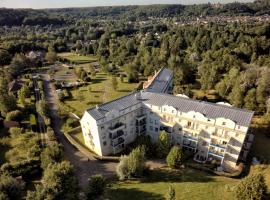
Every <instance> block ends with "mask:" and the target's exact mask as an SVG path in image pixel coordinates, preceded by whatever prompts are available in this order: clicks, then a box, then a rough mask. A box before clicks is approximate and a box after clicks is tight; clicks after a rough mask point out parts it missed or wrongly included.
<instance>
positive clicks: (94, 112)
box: [87, 93, 141, 120]
mask: <svg viewBox="0 0 270 200" xmlns="http://www.w3.org/2000/svg"><path fill="white" fill-rule="evenodd" d="M136 94H139V93H131V94H129V95H127V96H123V97H120V98H118V99H115V100H113V101H110V102H108V103H105V104H102V105H99V106H97V107H95V108H92V109H89V110H87V111H88V113H89V114H90V115H91V116H92V117H93V118H94V119H96V120H99V119H101V118H103V117H105V114H106V113H107V112H109V111H112V110H124V109H126V108H128V107H131V106H134V105H136V104H138V103H140V102H141V101H140V100H138V99H137V97H136V96H135V95H136Z"/></svg>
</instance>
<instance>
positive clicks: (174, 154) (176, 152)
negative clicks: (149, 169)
mask: <svg viewBox="0 0 270 200" xmlns="http://www.w3.org/2000/svg"><path fill="white" fill-rule="evenodd" d="M182 160H183V153H182V150H181V149H180V148H179V147H178V146H173V147H172V148H171V150H170V152H169V154H168V156H167V158H166V161H167V164H168V166H169V167H170V168H177V167H179V166H180V165H181V164H182Z"/></svg>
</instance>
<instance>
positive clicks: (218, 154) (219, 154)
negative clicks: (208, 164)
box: [208, 151, 224, 158]
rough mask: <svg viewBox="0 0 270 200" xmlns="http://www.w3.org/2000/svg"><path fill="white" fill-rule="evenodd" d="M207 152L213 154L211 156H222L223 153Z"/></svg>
mask: <svg viewBox="0 0 270 200" xmlns="http://www.w3.org/2000/svg"><path fill="white" fill-rule="evenodd" d="M208 154H210V155H213V156H218V157H220V158H224V153H220V152H218V151H209V152H208Z"/></svg>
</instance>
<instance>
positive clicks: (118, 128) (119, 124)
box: [109, 123, 126, 133]
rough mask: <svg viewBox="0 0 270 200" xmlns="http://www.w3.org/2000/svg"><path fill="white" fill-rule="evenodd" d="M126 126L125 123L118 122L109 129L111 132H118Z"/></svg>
mask: <svg viewBox="0 0 270 200" xmlns="http://www.w3.org/2000/svg"><path fill="white" fill-rule="evenodd" d="M125 127H126V126H125V124H123V123H118V124H116V125H115V126H113V127H111V128H110V130H109V131H110V132H111V133H114V132H116V131H118V130H121V129H124V128H125Z"/></svg>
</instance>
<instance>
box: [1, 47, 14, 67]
mask: <svg viewBox="0 0 270 200" xmlns="http://www.w3.org/2000/svg"><path fill="white" fill-rule="evenodd" d="M11 58H12V56H11V55H10V53H9V52H8V51H6V50H3V49H0V66H4V65H8V64H9V63H10V61H11Z"/></svg>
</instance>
